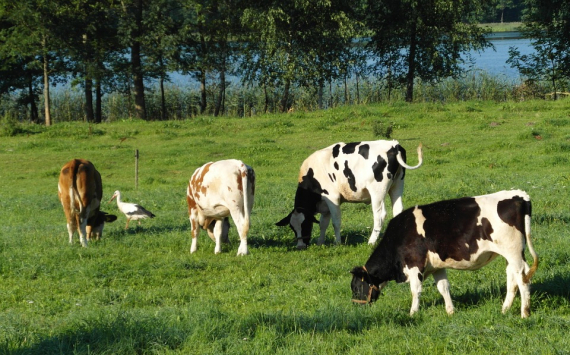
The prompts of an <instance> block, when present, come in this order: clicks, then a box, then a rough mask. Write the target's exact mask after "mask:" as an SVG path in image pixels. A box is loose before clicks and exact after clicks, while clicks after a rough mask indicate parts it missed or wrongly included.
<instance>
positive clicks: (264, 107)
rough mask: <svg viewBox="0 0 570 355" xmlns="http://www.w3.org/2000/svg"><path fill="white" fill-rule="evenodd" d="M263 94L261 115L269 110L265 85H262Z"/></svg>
mask: <svg viewBox="0 0 570 355" xmlns="http://www.w3.org/2000/svg"><path fill="white" fill-rule="evenodd" d="M263 94H264V96H265V104H264V105H263V113H267V110H268V109H269V95H268V94H267V83H265V82H264V83H263Z"/></svg>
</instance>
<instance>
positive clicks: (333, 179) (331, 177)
mask: <svg viewBox="0 0 570 355" xmlns="http://www.w3.org/2000/svg"><path fill="white" fill-rule="evenodd" d="M329 179H331V182H335V181H336V176H335V174H334V173H333V174H331V173H329Z"/></svg>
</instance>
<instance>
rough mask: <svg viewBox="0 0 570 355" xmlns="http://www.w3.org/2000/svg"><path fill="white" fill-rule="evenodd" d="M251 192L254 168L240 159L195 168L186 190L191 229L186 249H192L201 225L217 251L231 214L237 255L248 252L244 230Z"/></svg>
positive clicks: (250, 205) (220, 248) (195, 245)
mask: <svg viewBox="0 0 570 355" xmlns="http://www.w3.org/2000/svg"><path fill="white" fill-rule="evenodd" d="M254 194H255V172H254V171H253V169H252V168H251V167H250V166H247V165H245V164H244V163H243V162H242V161H240V160H235V159H231V160H221V161H217V162H209V163H207V164H204V165H203V166H202V167H200V168H198V169H196V171H195V172H194V174H192V178H191V179H190V181H189V183H188V189H187V192H186V199H187V201H188V214H189V219H190V224H191V229H192V246H191V248H190V252H191V253H194V252H195V251H196V249H197V237H198V234H199V233H200V228H203V229H206V230H207V231H208V234H209V235H210V238H212V239H213V240H214V241H215V242H216V248H215V250H214V251H215V253H216V254H218V253H221V251H222V247H221V245H220V243H221V242H222V241H227V235H228V229H229V221H228V216H231V217H232V219H233V221H234V224H235V225H236V227H237V230H238V233H239V237H240V246H239V248H238V252H237V255H247V254H249V251H248V249H247V233H248V232H249V225H250V215H251V209H252V208H253V200H254Z"/></svg>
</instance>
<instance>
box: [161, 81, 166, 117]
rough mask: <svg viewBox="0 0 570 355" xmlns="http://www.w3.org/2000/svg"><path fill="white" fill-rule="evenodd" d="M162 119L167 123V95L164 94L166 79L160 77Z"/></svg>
mask: <svg viewBox="0 0 570 355" xmlns="http://www.w3.org/2000/svg"><path fill="white" fill-rule="evenodd" d="M160 119H161V120H163V121H166V119H167V114H166V95H165V93H164V77H163V76H162V75H161V76H160Z"/></svg>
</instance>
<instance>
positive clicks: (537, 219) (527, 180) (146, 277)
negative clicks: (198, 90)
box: [0, 100, 570, 354]
mask: <svg viewBox="0 0 570 355" xmlns="http://www.w3.org/2000/svg"><path fill="white" fill-rule="evenodd" d="M569 115H570V111H569V108H568V102H567V101H562V100H560V101H544V100H539V101H536V100H530V101H524V102H516V101H508V102H499V103H495V102H494V101H467V102H442V101H435V102H428V103H415V104H408V103H404V102H394V103H386V104H378V105H355V106H343V107H339V108H334V109H329V110H325V111H314V112H300V111H295V112H292V113H289V114H270V115H261V114H258V115H257V116H256V117H243V118H238V117H218V118H215V117H210V116H196V117H193V118H191V119H185V120H178V121H166V122H158V121H157V122H141V121H137V120H117V121H115V122H110V123H104V124H101V125H97V126H95V127H94V126H91V125H89V124H86V123H83V122H60V123H56V124H55V125H53V126H52V127H41V128H39V129H38V128H37V126H34V125H32V126H29V125H25V124H21V123H18V127H19V129H20V131H19V132H17V133H15V135H12V136H7V137H3V138H2V139H1V140H0V220H1V221H2V224H1V225H0V353H3V354H150V353H153V354H267V353H275V354H338V353H343V354H344V353H346V354H363V353H365V354H372V353H386V354H403V353H405V354H412V353H413V354H434V353H438V354H448V353H449V354H450V353H461V354H481V353H497V354H513V353H525V354H526V353H533V354H534V353H538V354H559V353H565V352H566V351H567V350H566V349H568V348H569V345H570V344H569V343H570V341H569V339H568V331H569V330H570V302H569V300H570V286H569V285H570V279H569V276H568V275H570V247H569V245H568V238H567V234H568V223H569V222H570V214H569V212H568V205H569V203H570V197H568V196H569V195H568V189H569V188H570V185H569V180H570V173H569V171H568V162H569V160H570V159H569V158H568V152H569V151H570V119H569ZM378 121H382V122H386V123H388V122H389V123H390V124H391V127H392V131H391V136H392V138H394V139H398V140H399V141H400V143H401V144H402V145H403V146H404V147H405V148H406V149H407V150H408V152H409V153H408V161H409V162H410V163H411V164H415V162H416V159H417V157H416V155H415V147H416V146H417V145H418V144H419V143H420V142H421V143H422V144H423V146H424V165H423V166H422V167H421V168H420V169H418V170H414V171H410V172H409V173H407V174H406V188H405V191H404V205H405V206H406V207H411V206H413V205H415V204H421V203H428V202H432V201H436V200H440V199H446V198H454V197H459V196H465V195H478V194H484V193H490V192H494V191H498V190H502V189H511V188H520V189H524V190H526V191H527V192H528V193H529V194H530V196H531V198H532V201H533V227H532V228H533V233H532V238H533V243H534V247H535V249H536V250H537V252H538V254H539V256H540V260H541V263H540V266H539V269H538V271H537V273H536V275H535V276H534V278H533V285H532V295H531V298H532V306H531V308H532V314H531V317H530V318H529V319H525V320H522V319H521V318H520V312H519V310H518V307H520V299H519V297H517V298H516V300H515V303H514V304H513V309H511V310H510V311H509V312H507V314H505V315H503V314H501V312H500V309H501V304H502V302H503V298H504V296H505V284H506V275H505V263H504V261H503V260H502V259H500V258H499V259H497V260H498V261H495V262H493V263H491V264H490V265H488V266H487V267H485V268H484V269H482V270H479V271H475V272H470V271H463V272H461V271H450V272H449V279H450V282H451V294H452V297H453V300H454V303H455V307H456V314H455V315H453V316H448V315H447V314H446V313H445V309H444V305H443V300H442V298H441V296H440V295H439V293H438V291H437V289H436V287H435V286H434V285H433V282H432V280H431V279H428V280H426V281H425V283H424V292H423V294H422V298H421V306H420V312H419V314H417V316H414V317H410V316H409V314H408V313H409V309H410V305H411V295H410V291H409V287H408V285H407V284H395V283H390V284H389V285H388V287H387V288H386V289H385V292H384V293H383V295H382V296H381V298H380V299H379V301H378V302H377V303H376V304H374V305H372V306H370V307H361V306H358V305H354V304H352V303H351V302H350V298H351V294H350V280H351V276H350V273H349V270H350V269H351V268H352V267H353V266H357V265H362V264H363V263H364V262H365V261H366V260H367V258H368V257H369V255H370V253H371V251H372V249H371V248H370V247H369V246H368V245H367V243H366V241H367V240H368V237H369V235H370V228H371V226H372V213H371V211H370V206H367V205H362V204H344V205H342V212H343V218H342V223H343V224H342V231H341V234H342V237H343V244H342V245H340V246H334V245H333V239H334V235H333V232H332V229H331V230H329V231H328V233H327V240H326V244H325V245H324V246H322V247H317V246H315V245H314V244H313V245H311V246H310V247H309V248H308V249H307V250H304V251H297V250H295V241H294V238H293V235H292V232H291V231H290V230H289V229H288V228H279V227H277V226H275V225H274V223H275V222H277V221H278V220H280V219H281V218H282V217H284V216H285V215H287V214H288V213H289V212H290V210H291V209H292V207H293V201H294V191H295V187H296V183H297V177H298V176H297V174H298V169H299V167H300V165H301V163H302V161H303V160H304V159H305V158H306V157H307V156H308V155H309V154H310V153H312V152H313V151H314V150H316V149H319V148H322V147H324V146H327V145H330V144H332V143H334V142H338V141H345V142H350V141H360V140H369V139H376V138H377V137H376V135H377V134H378V132H379V129H378V125H377V122H378ZM135 149H139V151H140V160H139V186H138V189H135V185H134V157H133V155H134V150H135ZM75 157H82V158H86V159H89V160H91V161H92V162H93V163H94V164H95V166H96V167H97V168H98V170H99V171H100V172H101V175H102V179H103V192H104V200H105V201H104V203H103V208H104V210H105V211H107V212H111V213H116V214H118V215H119V220H118V221H117V222H114V223H111V224H108V225H107V226H106V228H105V232H104V235H103V239H102V240H101V241H99V242H92V243H90V245H89V247H88V248H81V247H80V245H79V242H78V241H77V239H75V241H74V243H73V244H72V245H69V243H68V242H67V231H66V227H65V218H64V215H63V211H62V208H61V205H60V203H59V201H58V200H57V178H58V175H59V169H60V168H61V166H62V165H63V164H64V163H65V162H66V161H68V160H69V159H71V158H75ZM225 158H237V159H242V160H244V161H245V162H246V163H248V164H250V165H251V166H253V167H254V169H255V171H256V175H257V188H256V199H255V205H254V209H253V215H252V226H251V230H250V235H249V239H248V241H249V249H250V252H251V255H249V256H247V257H236V253H237V248H238V244H239V243H238V242H237V232H236V230H235V228H234V227H233V225H232V228H231V229H230V240H231V244H230V245H226V246H224V249H223V253H222V254H219V255H214V243H213V242H212V241H211V240H210V239H209V238H208V237H207V236H206V234H205V233H204V232H202V234H201V236H200V239H199V245H198V251H197V252H196V253H195V254H190V253H189V248H190V240H189V239H190V232H189V222H188V219H187V206H186V201H185V195H184V194H185V186H186V184H187V181H188V179H189V178H190V176H191V174H192V172H193V171H194V169H196V167H198V166H200V165H202V164H203V163H205V162H207V161H212V160H219V159H225ZM116 189H120V190H121V192H122V193H123V197H124V200H126V201H130V202H138V203H141V204H142V205H143V206H145V207H146V208H148V209H149V210H151V211H152V212H153V213H155V214H156V215H157V217H156V218H154V219H152V220H145V221H143V222H142V224H141V225H140V226H138V225H136V224H132V223H131V227H130V228H129V229H128V230H125V229H124V223H125V217H124V216H123V215H120V212H119V211H118V210H117V207H116V205H115V204H109V203H107V201H108V199H109V198H110V196H111V194H112V191H114V190H116ZM388 205H389V203H388ZM316 238H317V232H316V231H315V232H314V238H313V242H314V241H315V239H316ZM527 256H528V254H527Z"/></svg>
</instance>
